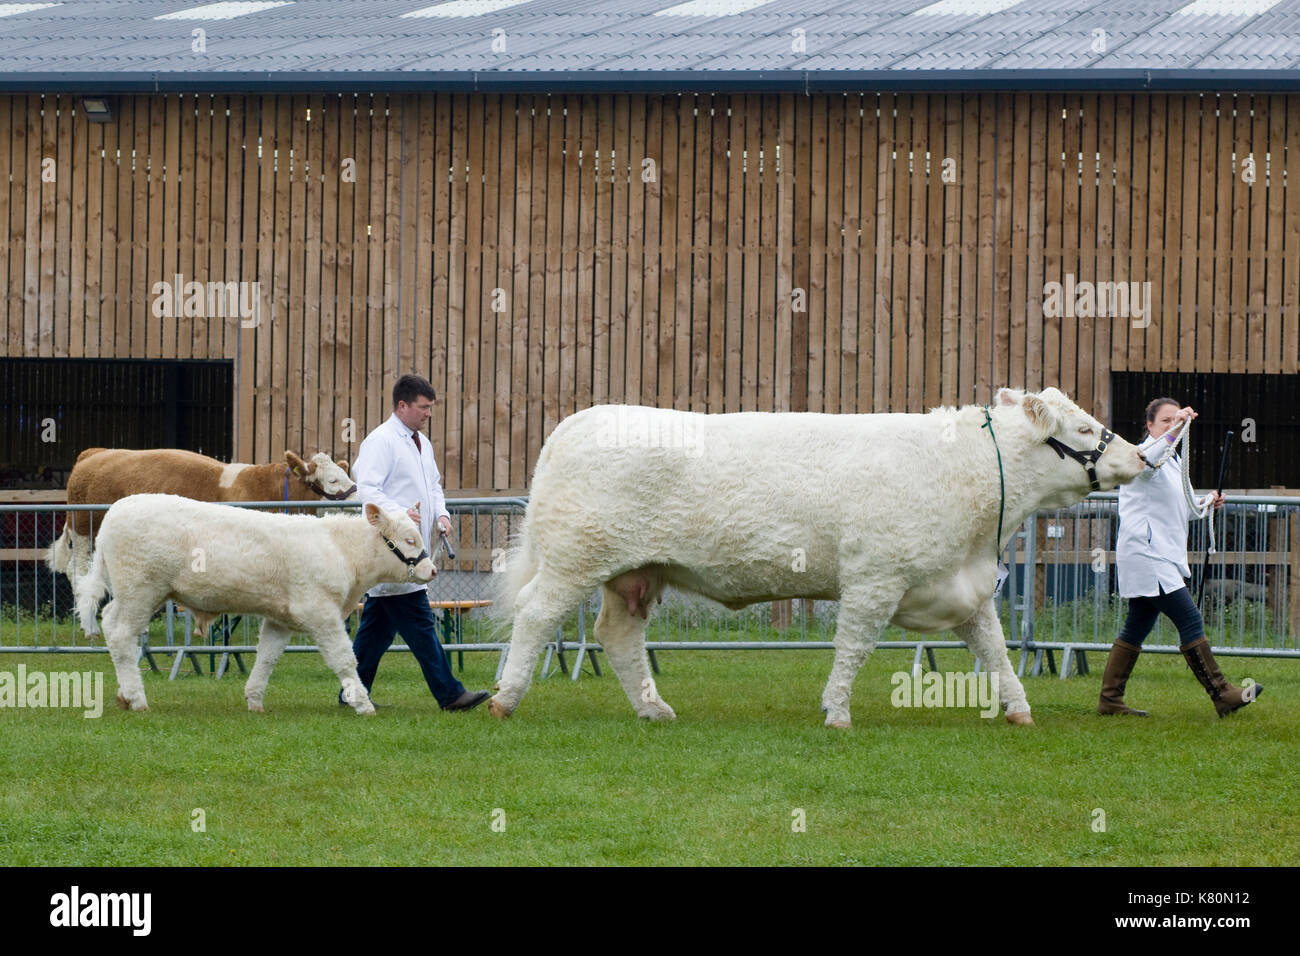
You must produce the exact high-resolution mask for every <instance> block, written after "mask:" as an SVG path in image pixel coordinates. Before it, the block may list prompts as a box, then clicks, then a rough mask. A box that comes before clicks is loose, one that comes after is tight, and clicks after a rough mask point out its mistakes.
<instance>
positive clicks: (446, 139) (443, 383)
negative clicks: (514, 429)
mask: <svg viewBox="0 0 1300 956" xmlns="http://www.w3.org/2000/svg"><path fill="white" fill-rule="evenodd" d="M433 109H434V130H433V138H434V157H433V175H434V187H433V298H432V306H431V308H432V312H433V328H432V329H431V336H430V342H429V348H430V354H429V365H430V368H429V381H430V383H431V384H432V385H433V388H434V391H435V392H437V394H438V401H436V402H434V405H433V418H432V421H431V422H430V427H431V429H432V432H433V435H434V442H435V445H434V448H435V451H436V453H437V454H438V455H439V456H440V457H439V458H438V461H439V462H441V463H442V466H443V467H444V468H445V467H446V464H447V462H446V456H447V454H448V453H449V451H450V443H449V441H448V437H447V423H448V419H449V417H450V414H451V404H450V400H449V397H448V390H449V388H450V383H449V382H448V380H447V377H448V374H449V372H450V369H449V363H450V353H449V351H448V341H449V335H450V328H449V327H450V319H451V315H450V307H449V305H448V275H449V272H448V270H449V268H450V253H451V246H450V242H451V193H452V185H451V180H452V175H453V174H452V168H451V156H452V152H451V134H452V125H451V120H452V100H451V97H450V95H449V94H447V93H439V94H437V95H436V96H435V97H434V101H433Z"/></svg>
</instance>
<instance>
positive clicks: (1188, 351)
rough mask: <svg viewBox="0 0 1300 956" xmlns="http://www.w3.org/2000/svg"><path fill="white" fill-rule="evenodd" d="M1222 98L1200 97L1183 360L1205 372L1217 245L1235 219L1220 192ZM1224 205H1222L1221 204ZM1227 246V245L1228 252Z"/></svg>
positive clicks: (1225, 170) (1227, 170) (1226, 171)
mask: <svg viewBox="0 0 1300 956" xmlns="http://www.w3.org/2000/svg"><path fill="white" fill-rule="evenodd" d="M1221 102H1222V100H1221V98H1220V97H1218V96H1216V95H1215V94H1213V93H1207V94H1206V95H1204V96H1203V97H1201V101H1200V109H1199V113H1200V116H1199V119H1200V123H1201V128H1200V134H1199V136H1198V139H1199V140H1200V153H1201V155H1200V164H1199V165H1200V182H1199V184H1198V185H1197V187H1196V191H1197V194H1198V196H1199V199H1200V214H1199V216H1198V223H1199V224H1198V226H1197V230H1196V236H1197V238H1196V259H1195V263H1196V282H1197V288H1196V325H1195V334H1194V336H1193V338H1192V341H1191V342H1185V348H1184V350H1183V355H1184V360H1185V361H1187V362H1189V363H1193V365H1192V367H1193V368H1197V369H1206V370H1208V369H1209V368H1211V367H1212V365H1213V361H1214V359H1213V345H1214V330H1215V325H1216V324H1217V319H1218V316H1217V315H1216V314H1215V309H1214V272H1215V265H1216V260H1217V259H1218V254H1217V248H1216V244H1215V239H1216V232H1217V229H1218V227H1219V223H1220V222H1221V221H1223V220H1227V219H1229V218H1230V217H1231V215H1232V212H1231V210H1232V204H1231V202H1222V200H1223V199H1226V198H1227V195H1228V192H1227V189H1224V190H1222V196H1220V195H1219V192H1220V182H1219V180H1224V181H1225V182H1226V183H1227V184H1228V185H1229V188H1230V184H1231V177H1232V167H1231V165H1228V166H1226V167H1225V166H1223V165H1221V163H1220V158H1221V155H1222V146H1221V144H1220V143H1219V142H1218V139H1219V131H1220V129H1221V126H1222V123H1221V120H1220V117H1219V116H1218V115H1217V114H1218V112H1219V106H1220V105H1221ZM1221 202H1222V205H1220V203H1221ZM1226 247H1227V243H1226V242H1225V243H1224V252H1226Z"/></svg>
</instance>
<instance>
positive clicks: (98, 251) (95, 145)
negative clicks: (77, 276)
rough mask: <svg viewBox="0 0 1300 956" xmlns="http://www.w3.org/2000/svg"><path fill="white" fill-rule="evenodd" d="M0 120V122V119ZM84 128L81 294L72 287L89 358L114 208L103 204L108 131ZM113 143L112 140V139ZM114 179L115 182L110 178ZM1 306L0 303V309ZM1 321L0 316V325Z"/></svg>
mask: <svg viewBox="0 0 1300 956" xmlns="http://www.w3.org/2000/svg"><path fill="white" fill-rule="evenodd" d="M0 122H2V121H0ZM88 125H89V126H90V127H92V128H90V129H87V131H86V134H87V164H88V167H87V170H86V177H87V178H86V265H85V272H84V280H85V291H84V294H82V293H81V292H80V291H79V290H77V289H75V288H74V290H73V294H74V295H78V296H80V297H81V298H82V300H83V301H84V302H85V310H86V341H85V354H86V355H87V356H90V357H98V356H99V354H100V344H99V335H100V323H101V322H102V321H103V295H104V285H105V283H106V282H108V281H110V277H111V275H112V268H113V267H112V266H111V265H110V266H109V267H108V271H105V265H106V264H107V262H108V254H107V253H106V252H105V249H106V246H107V245H108V243H107V242H106V241H105V240H106V234H107V233H108V231H109V230H111V229H112V228H113V227H114V226H115V223H112V222H111V221H110V218H109V217H110V215H113V216H115V215H116V210H114V211H113V212H112V213H110V212H109V211H108V209H107V207H106V201H108V200H109V199H110V198H111V196H110V195H109V192H110V190H111V188H114V187H106V184H107V183H108V174H109V169H110V168H115V164H116V159H115V158H113V157H110V156H107V155H106V153H105V143H106V141H107V140H108V136H109V131H108V129H106V126H108V125H110V124H106V123H91V124H88ZM113 142H114V143H116V139H115V138H114V140H113ZM3 149H4V144H3V143H0V151H3ZM0 181H3V182H5V183H6V185H5V186H4V187H0V191H7V190H8V185H7V178H6V177H0ZM114 182H115V181H114ZM5 221H6V216H5V214H4V212H3V211H0V229H3V228H4V224H5ZM3 275H4V260H3V258H0V276H3ZM3 308H4V306H3V304H2V303H0V309H3ZM3 324H4V322H3V319H0V326H2V325H3Z"/></svg>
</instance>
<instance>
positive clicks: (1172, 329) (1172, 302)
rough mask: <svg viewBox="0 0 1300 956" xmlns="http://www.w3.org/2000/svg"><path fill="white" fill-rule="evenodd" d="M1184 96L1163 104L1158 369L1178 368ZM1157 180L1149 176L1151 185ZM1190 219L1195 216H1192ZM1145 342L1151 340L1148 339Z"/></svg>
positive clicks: (1183, 211) (1182, 219) (1182, 233)
mask: <svg viewBox="0 0 1300 956" xmlns="http://www.w3.org/2000/svg"><path fill="white" fill-rule="evenodd" d="M1186 101H1187V97H1186V96H1185V95H1178V96H1170V97H1168V102H1167V104H1166V111H1167V114H1166V115H1167V117H1168V119H1167V121H1166V127H1165V135H1164V137H1163V145H1162V147H1161V150H1162V152H1163V153H1164V154H1165V157H1166V160H1165V161H1166V163H1167V164H1168V174H1167V175H1166V176H1165V178H1164V192H1165V207H1164V208H1165V216H1166V217H1167V218H1166V220H1165V223H1164V236H1163V240H1162V241H1160V242H1159V243H1158V245H1159V247H1160V253H1161V255H1160V263H1161V269H1162V270H1163V275H1162V282H1161V287H1160V288H1161V319H1160V335H1159V336H1158V337H1157V341H1158V342H1159V345H1158V348H1159V349H1160V359H1159V362H1158V364H1156V365H1155V366H1151V365H1150V364H1149V363H1148V367H1149V368H1151V367H1154V368H1158V369H1160V370H1161V371H1165V372H1173V371H1177V369H1178V319H1179V306H1180V303H1179V295H1180V292H1179V266H1180V265H1181V262H1180V256H1179V253H1178V249H1177V248H1176V244H1177V245H1181V244H1182V243H1181V241H1180V240H1181V239H1182V238H1183V236H1184V232H1183V224H1184V221H1185V219H1186V218H1187V211H1186V209H1185V208H1184V206H1183V193H1184V190H1183V162H1184V145H1183V124H1184V120H1185V110H1186ZM1154 133H1155V131H1154V129H1153V130H1152V151H1153V152H1154V150H1155V148H1156V137H1155V135H1154ZM1155 183H1156V180H1155V179H1154V177H1153V179H1152V187H1153V188H1154V187H1155ZM1193 218H1195V217H1194V216H1193ZM1147 342H1148V345H1150V344H1151V340H1150V339H1148V340H1147Z"/></svg>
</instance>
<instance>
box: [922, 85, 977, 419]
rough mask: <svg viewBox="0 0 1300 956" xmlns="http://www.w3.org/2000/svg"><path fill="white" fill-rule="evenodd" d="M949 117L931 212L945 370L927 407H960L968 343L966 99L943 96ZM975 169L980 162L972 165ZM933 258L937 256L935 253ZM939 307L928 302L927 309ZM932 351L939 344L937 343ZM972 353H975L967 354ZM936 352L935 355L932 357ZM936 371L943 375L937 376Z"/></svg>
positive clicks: (931, 385) (930, 376) (933, 382)
mask: <svg viewBox="0 0 1300 956" xmlns="http://www.w3.org/2000/svg"><path fill="white" fill-rule="evenodd" d="M942 104H943V115H942V117H935V118H941V119H942V123H943V125H942V127H941V128H940V129H941V131H940V134H939V139H938V140H937V141H936V142H935V143H933V144H932V145H931V147H930V150H931V154H930V186H931V188H932V189H933V188H934V185H935V181H936V180H937V181H938V189H939V193H938V197H939V202H937V203H935V204H934V205H935V206H936V207H938V208H936V209H932V210H931V216H932V217H933V215H934V214H935V213H936V212H938V213H941V214H942V216H943V219H942V223H943V225H942V226H940V230H941V231H940V233H939V235H938V236H932V237H931V238H930V247H931V249H932V250H933V249H934V248H935V247H936V246H937V247H938V256H937V257H935V259H934V260H933V261H934V262H935V263H937V264H938V265H939V266H940V269H941V272H942V280H941V283H940V286H939V289H938V290H936V291H937V292H938V298H939V302H938V303H937V305H938V309H939V316H940V322H939V338H938V346H939V368H938V369H935V370H933V371H929V372H927V374H926V402H925V404H926V408H933V407H934V406H935V405H939V404H959V403H960V402H959V398H958V395H959V381H960V371H961V369H960V366H959V354H960V352H961V351H963V349H962V348H961V344H962V340H961V338H960V330H961V302H960V299H959V296H960V294H961V264H962V259H963V257H964V256H963V253H964V251H965V250H964V247H963V245H962V226H963V225H964V223H963V221H962V215H961V212H962V195H963V193H964V192H965V191H966V190H965V189H964V175H965V166H966V164H967V163H966V161H967V157H966V151H965V148H964V147H965V143H964V142H963V139H962V125H963V123H962V119H963V117H962V108H961V97H960V96H958V95H956V94H949V95H947V96H945V97H943V100H942ZM971 159H972V160H973V159H974V157H973V156H972V157H971ZM949 160H952V161H953V167H952V175H953V176H954V177H956V178H955V179H954V180H953V181H952V182H951V183H949V182H945V181H944V176H945V174H946V173H947V170H945V169H944V164H945V163H947V162H948V161H949ZM970 165H972V166H974V162H971V164H970ZM931 255H933V252H932V253H931ZM929 308H933V304H932V303H927V310H928V309H929ZM930 348H931V349H933V348H934V345H933V344H931V346H930ZM965 351H971V350H965ZM931 354H933V353H931ZM936 372H937V373H938V374H936Z"/></svg>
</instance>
